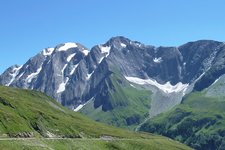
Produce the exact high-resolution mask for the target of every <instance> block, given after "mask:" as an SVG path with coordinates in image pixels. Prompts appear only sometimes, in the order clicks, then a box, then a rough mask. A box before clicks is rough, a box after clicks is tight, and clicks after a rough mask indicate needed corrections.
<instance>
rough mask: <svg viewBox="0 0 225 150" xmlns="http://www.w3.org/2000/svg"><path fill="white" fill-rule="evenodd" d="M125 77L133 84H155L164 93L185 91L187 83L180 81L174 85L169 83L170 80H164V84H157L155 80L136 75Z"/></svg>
mask: <svg viewBox="0 0 225 150" xmlns="http://www.w3.org/2000/svg"><path fill="white" fill-rule="evenodd" d="M125 78H126V79H127V80H128V81H130V82H132V83H135V84H140V85H145V84H150V85H153V86H156V87H157V88H159V89H160V90H162V91H163V92H164V93H173V92H181V91H182V92H185V91H186V89H187V87H188V85H189V84H183V83H181V82H179V83H177V84H176V85H171V84H170V82H166V83H165V84H159V83H158V82H157V81H156V80H153V79H141V78H137V77H127V76H125Z"/></svg>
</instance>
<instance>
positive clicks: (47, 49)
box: [42, 48, 54, 56]
mask: <svg viewBox="0 0 225 150" xmlns="http://www.w3.org/2000/svg"><path fill="white" fill-rule="evenodd" d="M53 51H54V48H46V49H44V50H43V51H42V54H43V55H44V56H49V55H51V54H52V53H53Z"/></svg>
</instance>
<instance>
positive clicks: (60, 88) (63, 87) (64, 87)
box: [56, 64, 69, 93]
mask: <svg viewBox="0 0 225 150" xmlns="http://www.w3.org/2000/svg"><path fill="white" fill-rule="evenodd" d="M67 65H68V64H65V65H64V67H63V69H62V72H61V76H62V80H63V81H62V83H60V84H59V88H58V90H57V91H56V93H62V92H63V91H65V89H66V84H67V83H68V81H69V78H68V77H66V81H64V70H65V69H66V67H67Z"/></svg>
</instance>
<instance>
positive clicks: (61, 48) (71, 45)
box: [57, 43, 77, 51]
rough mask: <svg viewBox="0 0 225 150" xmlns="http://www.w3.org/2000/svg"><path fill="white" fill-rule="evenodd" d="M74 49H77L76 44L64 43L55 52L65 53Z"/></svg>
mask: <svg viewBox="0 0 225 150" xmlns="http://www.w3.org/2000/svg"><path fill="white" fill-rule="evenodd" d="M76 47H77V44H76V43H64V45H63V46H61V47H59V48H58V49H57V51H67V50H68V49H70V48H76Z"/></svg>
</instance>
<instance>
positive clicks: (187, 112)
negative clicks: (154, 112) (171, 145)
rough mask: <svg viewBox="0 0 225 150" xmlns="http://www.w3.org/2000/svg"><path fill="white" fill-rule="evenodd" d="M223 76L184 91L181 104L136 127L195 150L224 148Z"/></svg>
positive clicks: (224, 96)
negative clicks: (179, 142) (195, 88)
mask: <svg viewBox="0 0 225 150" xmlns="http://www.w3.org/2000/svg"><path fill="white" fill-rule="evenodd" d="M224 87H225V75H223V76H221V77H220V78H218V79H217V80H216V81H215V82H214V83H213V84H212V85H211V86H209V87H208V88H206V89H204V90H202V91H201V92H199V91H195V92H192V93H191V94H188V95H187V96H185V97H184V99H183V100H182V103H181V104H180V105H178V106H176V107H174V108H173V109H172V110H170V111H168V112H165V113H162V114H160V115H158V116H156V117H153V118H152V119H150V120H148V121H147V122H146V123H144V124H143V125H142V126H141V127H140V130H142V131H148V132H154V133H158V134H161V135H165V136H168V137H170V138H173V139H176V140H179V141H181V142H183V143H185V144H188V145H189V146H191V147H193V148H195V149H197V150H222V149H225V138H224V137H225V128H224V127H225V121H224V118H225V94H224Z"/></svg>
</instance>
